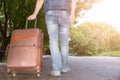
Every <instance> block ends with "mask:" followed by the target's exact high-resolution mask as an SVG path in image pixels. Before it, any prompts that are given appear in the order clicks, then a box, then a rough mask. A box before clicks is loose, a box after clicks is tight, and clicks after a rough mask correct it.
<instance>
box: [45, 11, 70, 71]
mask: <svg viewBox="0 0 120 80" xmlns="http://www.w3.org/2000/svg"><path fill="white" fill-rule="evenodd" d="M45 19H46V25H47V30H48V34H49V43H50V46H49V47H50V52H51V58H52V68H53V71H61V70H62V69H64V68H68V53H69V41H68V40H69V12H68V11H64V10H49V11H47V12H46V14H45Z"/></svg>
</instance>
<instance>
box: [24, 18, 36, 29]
mask: <svg viewBox="0 0 120 80" xmlns="http://www.w3.org/2000/svg"><path fill="white" fill-rule="evenodd" d="M36 23H37V18H36V19H35V22H34V28H36ZM27 28H28V20H27V19H26V25H25V29H27Z"/></svg>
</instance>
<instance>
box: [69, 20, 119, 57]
mask: <svg viewBox="0 0 120 80" xmlns="http://www.w3.org/2000/svg"><path fill="white" fill-rule="evenodd" d="M71 29H72V30H71V40H70V47H71V48H70V49H71V50H72V52H73V53H75V55H99V54H101V53H103V52H108V51H115V50H117V51H120V41H119V40H120V34H119V33H118V32H117V31H116V30H115V29H114V28H113V27H112V26H111V25H109V24H105V23H90V22H86V23H83V24H81V25H80V26H79V27H72V28H71Z"/></svg>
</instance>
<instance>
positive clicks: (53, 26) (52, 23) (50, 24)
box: [46, 11, 62, 76]
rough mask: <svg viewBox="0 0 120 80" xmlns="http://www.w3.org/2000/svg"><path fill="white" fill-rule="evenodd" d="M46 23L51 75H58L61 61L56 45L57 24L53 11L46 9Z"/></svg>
mask: <svg viewBox="0 0 120 80" xmlns="http://www.w3.org/2000/svg"><path fill="white" fill-rule="evenodd" d="M46 24H47V30H48V34H49V43H50V52H51V59H52V68H53V71H52V73H51V74H52V75H54V76H60V75H61V74H60V72H61V67H62V61H61V54H60V51H59V47H58V24H57V21H56V16H55V12H54V11H48V12H47V13H46Z"/></svg>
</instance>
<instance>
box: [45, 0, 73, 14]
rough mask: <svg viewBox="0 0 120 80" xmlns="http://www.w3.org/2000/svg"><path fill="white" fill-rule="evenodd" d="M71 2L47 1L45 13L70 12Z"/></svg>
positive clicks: (66, 0) (63, 0) (64, 0)
mask: <svg viewBox="0 0 120 80" xmlns="http://www.w3.org/2000/svg"><path fill="white" fill-rule="evenodd" d="M70 4H71V0H45V1H44V11H45V13H46V12H47V11H48V10H56V9H62V10H67V11H69V12H70Z"/></svg>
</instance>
